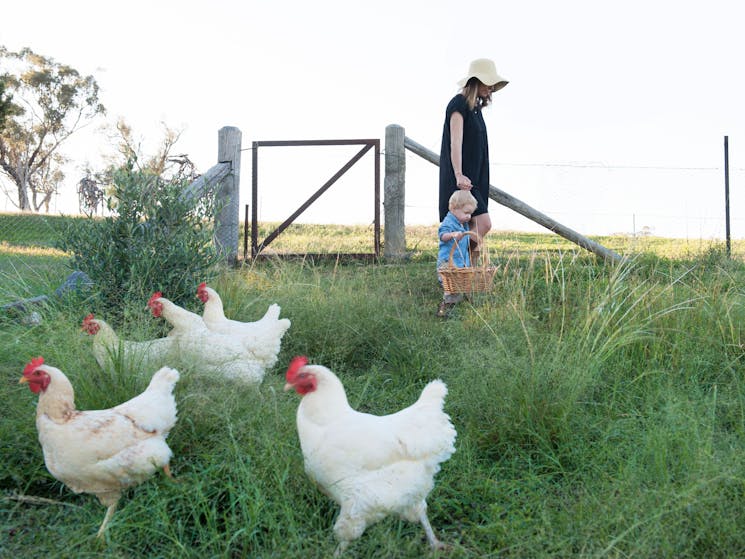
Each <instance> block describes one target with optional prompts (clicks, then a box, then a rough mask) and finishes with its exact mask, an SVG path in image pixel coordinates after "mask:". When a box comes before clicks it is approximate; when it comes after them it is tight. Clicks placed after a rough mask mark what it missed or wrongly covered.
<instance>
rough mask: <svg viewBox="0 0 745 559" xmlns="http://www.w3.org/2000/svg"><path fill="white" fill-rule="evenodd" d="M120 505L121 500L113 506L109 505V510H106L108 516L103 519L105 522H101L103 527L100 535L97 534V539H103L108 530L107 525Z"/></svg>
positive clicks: (100, 529) (99, 531) (99, 530)
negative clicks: (105, 531)
mask: <svg viewBox="0 0 745 559" xmlns="http://www.w3.org/2000/svg"><path fill="white" fill-rule="evenodd" d="M118 504H119V499H117V500H116V501H114V502H113V503H112V504H110V505H109V508H107V509H106V516H104V517H103V522H101V527H100V528H99V529H98V533H97V534H96V537H97V538H99V539H100V538H102V537H103V534H104V530H106V525H107V524H108V523H109V520H111V517H112V516H114V511H116V506H117V505H118Z"/></svg>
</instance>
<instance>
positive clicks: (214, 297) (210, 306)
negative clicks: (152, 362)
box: [197, 282, 290, 369]
mask: <svg viewBox="0 0 745 559" xmlns="http://www.w3.org/2000/svg"><path fill="white" fill-rule="evenodd" d="M197 297H198V298H199V300H200V301H202V303H204V311H203V312H202V318H203V319H204V323H205V324H206V325H207V327H208V328H209V329H210V330H213V331H215V332H220V333H221V334H228V335H233V336H237V337H238V338H239V339H240V340H241V341H242V342H243V345H245V346H246V348H247V349H248V350H250V351H251V353H253V354H254V356H255V357H256V358H257V359H258V360H259V361H260V362H261V363H262V365H263V366H264V367H265V368H267V369H270V368H271V367H273V366H274V365H275V364H276V363H277V356H278V355H279V350H280V349H281V346H282V336H284V334H285V332H287V330H288V329H289V328H290V320H289V319H287V318H279V313H280V311H281V308H280V306H279V305H277V304H276V303H275V304H272V305H270V306H269V308H268V309H267V311H266V313H264V316H263V317H261V318H260V319H259V320H257V321H256V322H241V321H239V320H232V319H230V318H227V317H226V316H225V311H224V309H223V304H222V299H221V298H220V295H219V294H218V293H217V291H215V290H214V289H212V288H211V287H208V286H207V284H206V283H204V282H202V283H200V284H199V287H198V288H197Z"/></svg>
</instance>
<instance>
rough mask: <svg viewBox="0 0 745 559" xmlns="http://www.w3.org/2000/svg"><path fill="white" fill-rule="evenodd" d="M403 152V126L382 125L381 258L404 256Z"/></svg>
mask: <svg viewBox="0 0 745 559" xmlns="http://www.w3.org/2000/svg"><path fill="white" fill-rule="evenodd" d="M405 182H406V153H405V149H404V128H403V126H399V125H398V124H390V125H388V126H386V127H385V179H384V184H383V194H384V199H383V210H384V212H385V222H384V224H383V231H384V244H383V248H384V250H383V256H384V257H385V258H404V257H405V256H406V224H405V220H404V207H405V201H406V188H405Z"/></svg>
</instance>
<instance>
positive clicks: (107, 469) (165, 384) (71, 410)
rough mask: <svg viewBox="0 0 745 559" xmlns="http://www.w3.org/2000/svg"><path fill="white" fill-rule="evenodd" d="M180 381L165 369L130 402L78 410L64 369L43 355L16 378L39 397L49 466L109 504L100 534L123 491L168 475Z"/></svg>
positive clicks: (73, 486)
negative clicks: (47, 361) (159, 473)
mask: <svg viewBox="0 0 745 559" xmlns="http://www.w3.org/2000/svg"><path fill="white" fill-rule="evenodd" d="M178 380H179V373H178V371H177V370H176V369H171V368H168V367H163V368H162V369H160V370H159V371H157V372H156V373H155V374H154V375H153V377H152V379H151V380H150V384H149V385H148V387H147V388H146V389H145V391H144V392H142V393H140V394H139V395H138V396H136V397H134V398H132V399H131V400H128V401H126V402H124V403H123V404H119V405H118V406H116V407H113V408H110V409H105V410H90V411H80V410H77V409H75V391H74V390H73V387H72V384H71V383H70V381H69V379H68V378H67V376H66V375H65V374H64V373H63V372H62V371H60V370H59V369H57V368H56V367H52V366H50V365H46V364H44V358H43V357H37V358H34V359H32V360H31V361H30V362H29V363H28V364H27V365H26V367H25V368H24V369H23V376H22V377H21V379H20V380H19V382H20V383H26V384H28V387H29V388H30V389H31V392H33V393H34V394H38V395H39V402H38V404H37V406H36V430H37V431H38V433H39V442H40V443H41V448H42V450H43V451H44V463H45V465H46V467H47V470H49V473H51V474H52V475H53V476H54V477H55V478H56V479H58V480H59V481H61V482H62V483H64V484H65V485H66V486H67V487H69V488H70V489H72V490H73V491H74V492H75V493H91V494H93V495H95V496H96V497H98V499H99V501H101V504H102V505H104V506H105V507H107V510H106V515H105V516H104V519H103V522H102V523H101V527H100V528H99V529H98V537H99V538H100V537H102V536H103V534H104V531H105V530H106V526H107V524H108V523H109V521H110V520H111V517H112V516H113V514H114V511H115V510H116V506H117V503H118V502H119V498H120V497H121V494H122V491H123V490H124V489H126V488H127V487H132V486H134V485H137V484H139V483H141V482H143V481H145V480H146V479H148V478H149V477H150V476H152V475H153V474H154V473H155V472H156V471H157V470H158V468H162V469H163V470H164V472H165V473H166V474H167V475H168V476H169V477H170V475H171V473H170V469H169V462H170V459H171V456H172V455H173V453H172V452H171V449H170V448H169V447H168V445H167V444H166V437H167V436H168V433H169V432H170V431H171V429H172V428H173V426H174V425H175V424H176V400H175V399H174V397H173V389H174V386H175V384H176V382H177V381H178Z"/></svg>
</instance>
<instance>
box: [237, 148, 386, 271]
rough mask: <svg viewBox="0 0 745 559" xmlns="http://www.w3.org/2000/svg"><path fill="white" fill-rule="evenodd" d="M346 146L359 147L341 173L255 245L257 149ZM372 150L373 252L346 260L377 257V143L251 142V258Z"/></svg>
mask: <svg viewBox="0 0 745 559" xmlns="http://www.w3.org/2000/svg"><path fill="white" fill-rule="evenodd" d="M348 145H361V146H362V149H360V151H359V152H357V154H355V155H354V156H353V157H352V158H351V159H350V160H349V161H348V162H347V163H346V164H345V165H344V166H343V167H342V168H341V169H339V170H338V171H337V172H336V173H335V174H334V175H333V176H332V177H331V178H330V179H329V180H328V181H326V182H325V183H324V184H323V186H321V187H320V188H319V189H318V190H317V191H316V192H315V193H314V194H313V195H312V196H311V197H310V198H308V199H307V200H306V201H305V202H303V204H302V205H301V206H300V207H299V208H298V209H297V210H295V211H294V212H293V213H292V215H291V216H290V217H288V218H287V219H286V220H285V221H283V222H282V223H281V224H280V225H279V226H278V227H277V228H276V229H275V230H274V231H272V232H270V233H269V234H268V235H267V236H266V238H265V239H263V240H262V241H259V226H258V208H257V206H258V200H259V196H258V190H259V182H258V166H259V165H258V162H259V148H260V147H273V146H274V147H276V146H284V147H298V146H348ZM372 148H375V152H374V153H375V200H374V204H375V211H374V216H375V217H374V222H375V227H374V238H373V252H372V253H370V254H367V253H365V254H348V255H346V256H354V257H373V256H374V257H376V258H377V257H378V256H380V140H305V141H301V140H297V141H296V140H287V141H262V142H253V150H252V163H253V165H252V167H253V172H252V176H251V258H256V257H257V256H258V255H259V254H260V252H261V251H262V250H263V249H264V248H266V247H267V246H268V245H269V243H271V242H272V241H273V240H274V239H276V238H277V236H278V235H279V234H280V233H282V231H284V230H285V229H287V227H288V226H289V225H290V224H291V223H292V222H293V221H294V220H295V219H296V218H297V217H298V216H299V215H300V214H302V213H303V212H304V211H305V210H306V209H307V208H308V207H309V206H310V205H311V204H312V203H313V202H315V201H316V200H317V199H318V198H319V197H320V196H321V195H322V194H323V193H324V192H326V190H328V189H329V187H331V185H332V184H334V183H335V182H336V181H337V180H339V178H340V177H341V176H342V175H344V173H346V172H347V171H348V170H349V169H350V168H351V167H352V166H353V165H354V164H355V163H357V161H359V160H360V159H361V158H362V156H363V155H365V154H366V153H367V152H368V151H370V149H372Z"/></svg>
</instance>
